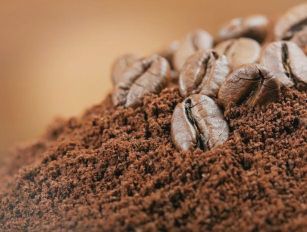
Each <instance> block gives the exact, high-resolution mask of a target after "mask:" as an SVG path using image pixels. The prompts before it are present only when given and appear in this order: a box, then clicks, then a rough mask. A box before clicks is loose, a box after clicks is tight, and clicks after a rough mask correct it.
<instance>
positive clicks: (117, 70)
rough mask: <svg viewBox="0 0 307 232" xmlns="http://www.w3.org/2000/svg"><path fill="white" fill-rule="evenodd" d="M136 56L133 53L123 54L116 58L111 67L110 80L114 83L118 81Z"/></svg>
mask: <svg viewBox="0 0 307 232" xmlns="http://www.w3.org/2000/svg"><path fill="white" fill-rule="evenodd" d="M137 59H138V57H137V56H136V55H134V54H125V55H123V56H121V57H119V58H117V59H116V60H115V61H114V63H113V65H112V68H111V76H112V82H113V84H114V85H116V83H118V82H119V81H120V79H121V77H122V76H123V73H124V72H125V71H126V69H127V68H129V67H131V66H132V65H133V64H134V62H135V61H136V60H137Z"/></svg>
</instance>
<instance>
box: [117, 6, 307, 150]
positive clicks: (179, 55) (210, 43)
mask: <svg viewBox="0 0 307 232" xmlns="http://www.w3.org/2000/svg"><path fill="white" fill-rule="evenodd" d="M271 27H273V28H274V31H273V33H271V32H270V28H271ZM272 34H273V36H272ZM306 54H307V4H302V5H299V6H296V7H294V8H292V9H290V10H289V11H288V12H286V13H285V14H284V15H283V16H281V17H280V18H279V20H278V21H277V22H276V24H275V25H272V22H271V21H270V20H269V19H268V18H267V17H266V16H264V15H252V16H249V17H246V18H235V19H233V20H231V21H230V22H228V23H226V24H225V25H224V26H223V27H222V28H221V30H220V31H219V34H218V36H217V37H216V38H214V37H213V36H211V35H210V34H209V33H208V32H207V31H204V30H201V29H198V30H196V31H193V32H191V33H189V34H187V35H186V36H185V37H184V38H183V39H182V40H181V41H174V42H173V43H171V44H170V46H168V47H167V48H166V49H164V50H162V51H160V52H158V53H157V54H154V55H151V56H149V57H146V58H139V57H137V56H136V55H134V54H126V55H123V56H122V57H120V58H118V59H117V60H116V61H115V62H114V65H113V68H112V82H113V84H114V92H113V96H112V97H113V98H112V100H113V104H114V105H115V106H119V107H120V106H122V107H135V106H137V105H139V104H141V102H142V99H143V97H144V96H145V95H146V94H150V93H159V92H160V91H161V90H162V89H163V88H164V87H165V86H167V85H169V84H170V83H174V82H175V83H176V84H178V86H179V90H180V94H181V96H182V97H184V98H185V99H184V101H183V102H182V103H179V104H178V105H177V106H176V108H175V110H174V112H173V118H172V125H171V131H172V133H171V134H172V140H173V142H174V144H175V146H176V147H177V148H178V149H179V150H184V151H187V150H192V149H196V148H199V149H201V150H204V151H205V150H208V149H211V148H213V147H215V146H217V145H220V144H222V143H224V142H225V141H226V140H227V138H228V134H229V129H228V124H227V121H226V120H225V118H224V111H227V110H229V109H230V108H231V107H233V106H236V105H241V104H246V105H247V106H250V107H254V106H257V105H258V106H265V105H266V104H268V103H270V102H273V101H276V100H278V99H279V97H280V95H281V94H282V93H283V90H284V89H286V88H297V89H299V90H306V89H307V58H306Z"/></svg>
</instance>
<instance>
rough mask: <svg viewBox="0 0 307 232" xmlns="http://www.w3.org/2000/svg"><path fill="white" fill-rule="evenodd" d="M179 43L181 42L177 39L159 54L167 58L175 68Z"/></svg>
mask: <svg viewBox="0 0 307 232" xmlns="http://www.w3.org/2000/svg"><path fill="white" fill-rule="evenodd" d="M179 44H180V42H179V41H177V40H175V41H173V42H172V43H171V44H170V45H168V46H167V47H165V48H163V49H161V50H160V51H159V52H158V55H159V56H162V57H164V58H165V59H167V61H168V63H169V64H170V66H171V68H172V69H173V68H174V66H173V59H174V54H175V52H176V51H177V50H178V47H179Z"/></svg>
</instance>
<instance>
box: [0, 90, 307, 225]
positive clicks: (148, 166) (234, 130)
mask: <svg viewBox="0 0 307 232" xmlns="http://www.w3.org/2000/svg"><path fill="white" fill-rule="evenodd" d="M306 99H307V93H306V91H300V92H299V91H298V90H295V89H292V90H288V89H287V90H283V91H282V95H281V96H280V100H278V101H277V102H275V103H270V104H268V105H267V106H262V107H260V106H256V107H253V108H251V107H247V106H246V105H241V106H237V107H232V108H230V109H228V110H227V111H226V112H225V116H226V117H225V118H226V120H227V121H228V124H229V129H230V135H229V139H228V140H227V141H226V142H225V143H224V144H223V145H220V146H217V147H215V148H214V149H212V150H211V151H207V152H203V151H201V150H199V149H196V150H195V151H189V152H178V151H177V150H176V149H175V147H174V145H173V143H172V141H171V135H170V128H171V118H172V114H173V110H174V108H175V106H176V105H177V103H179V102H182V101H183V98H182V97H180V95H179V90H178V88H177V87H175V88H166V89H164V90H163V91H162V92H161V93H160V94H150V95H147V96H145V98H144V99H143V100H142V103H141V105H140V106H138V107H137V108H135V109H132V108H123V107H119V108H115V107H113V106H112V103H111V96H109V97H108V98H107V99H106V100H105V101H104V102H102V103H101V104H99V105H96V106H94V107H92V108H91V109H89V110H88V111H86V113H85V114H84V115H83V116H82V117H80V118H72V119H69V120H66V121H62V120H60V121H57V122H56V123H55V125H54V126H53V127H52V128H50V129H49V130H48V133H46V134H45V135H44V136H43V137H42V138H41V139H40V140H38V141H37V142H36V143H34V144H32V145H29V146H26V147H24V148H20V149H19V150H17V151H16V153H15V154H14V155H13V156H12V158H11V161H10V162H8V163H7V164H6V166H5V169H4V168H2V170H1V174H2V175H1V177H0V178H1V180H0V181H1V182H0V186H1V189H2V190H1V193H0V194H1V195H0V228H1V229H0V230H3V231H18V230H24V231H50V230H56V231H62V230H71V231H93V230H94V231H207V230H214V231H264V230H266V231H268V230H270V231H304V230H305V231H306V228H307V184H306V183H307V182H306V172H307V166H306V164H307V162H306V161H307V160H306V159H307V156H306V151H307V130H306V127H307V101H306ZM6 177H10V178H9V180H7V181H4V179H7V178H6Z"/></svg>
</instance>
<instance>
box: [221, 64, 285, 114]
mask: <svg viewBox="0 0 307 232" xmlns="http://www.w3.org/2000/svg"><path fill="white" fill-rule="evenodd" d="M279 92H280V83H279V81H278V80H277V78H275V77H273V75H272V74H271V73H270V72H269V71H268V70H267V69H265V68H264V67H263V66H261V65H259V64H248V65H243V66H241V67H240V68H238V69H236V70H235V71H233V72H232V73H231V74H229V75H228V76H227V78H226V80H225V81H224V83H223V84H222V86H221V88H220V90H219V93H218V102H219V103H220V104H221V105H223V106H224V108H225V109H228V108H229V107H230V106H231V105H239V104H243V103H246V104H247V105H249V106H255V105H265V104H267V103H269V102H272V101H275V100H277V99H278V97H279Z"/></svg>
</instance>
